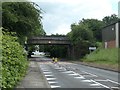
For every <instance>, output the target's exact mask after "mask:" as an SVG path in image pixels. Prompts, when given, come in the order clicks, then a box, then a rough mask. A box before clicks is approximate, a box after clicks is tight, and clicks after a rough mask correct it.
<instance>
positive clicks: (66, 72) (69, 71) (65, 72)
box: [62, 71, 73, 73]
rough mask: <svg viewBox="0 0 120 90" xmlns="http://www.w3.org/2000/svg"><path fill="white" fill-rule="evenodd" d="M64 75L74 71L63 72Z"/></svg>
mask: <svg viewBox="0 0 120 90" xmlns="http://www.w3.org/2000/svg"><path fill="white" fill-rule="evenodd" d="M62 73H73V71H66V72H62Z"/></svg>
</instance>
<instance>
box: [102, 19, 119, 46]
mask: <svg viewBox="0 0 120 90" xmlns="http://www.w3.org/2000/svg"><path fill="white" fill-rule="evenodd" d="M119 29H120V21H117V22H115V23H113V24H110V25H108V26H106V27H104V28H103V29H102V41H103V46H104V48H115V47H116V48H119V47H120V30H119Z"/></svg>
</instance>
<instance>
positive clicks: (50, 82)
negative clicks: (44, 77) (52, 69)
mask: <svg viewBox="0 0 120 90" xmlns="http://www.w3.org/2000/svg"><path fill="white" fill-rule="evenodd" d="M48 83H49V84H55V83H58V82H52V81H49V82H48Z"/></svg>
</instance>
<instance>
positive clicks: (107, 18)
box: [102, 14, 119, 25]
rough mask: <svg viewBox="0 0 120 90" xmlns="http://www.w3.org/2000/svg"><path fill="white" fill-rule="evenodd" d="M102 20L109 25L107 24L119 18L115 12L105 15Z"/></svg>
mask: <svg viewBox="0 0 120 90" xmlns="http://www.w3.org/2000/svg"><path fill="white" fill-rule="evenodd" d="M102 20H103V22H104V24H105V25H109V24H112V23H114V22H116V21H118V20H119V18H118V16H117V15H116V14H112V15H111V16H105V17H104V18H103V19H102Z"/></svg>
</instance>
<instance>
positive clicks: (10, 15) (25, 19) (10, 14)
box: [2, 2, 45, 43]
mask: <svg viewBox="0 0 120 90" xmlns="http://www.w3.org/2000/svg"><path fill="white" fill-rule="evenodd" d="M41 13H42V11H41V9H40V10H39V9H38V5H36V4H35V3H31V2H4V3H2V27H3V28H5V29H7V30H8V31H10V32H16V33H17V36H18V37H19V39H20V41H21V42H22V41H24V40H25V37H29V36H31V35H44V34H45V31H44V30H43V26H42V23H41V19H42V17H41ZM22 43H24V42H22Z"/></svg>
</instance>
